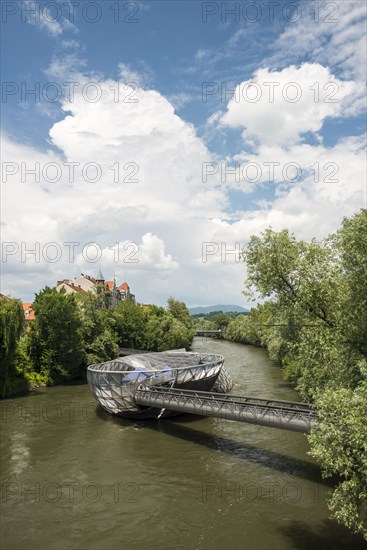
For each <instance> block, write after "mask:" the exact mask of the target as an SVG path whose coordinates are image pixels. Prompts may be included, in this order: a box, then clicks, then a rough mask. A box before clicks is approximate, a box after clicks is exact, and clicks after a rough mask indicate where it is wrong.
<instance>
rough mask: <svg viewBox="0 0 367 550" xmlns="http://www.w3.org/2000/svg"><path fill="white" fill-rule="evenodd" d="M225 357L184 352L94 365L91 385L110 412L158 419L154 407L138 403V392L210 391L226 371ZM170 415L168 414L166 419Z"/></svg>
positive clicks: (90, 375) (89, 376) (94, 393)
mask: <svg viewBox="0 0 367 550" xmlns="http://www.w3.org/2000/svg"><path fill="white" fill-rule="evenodd" d="M223 362H224V358H223V357H222V356H221V355H211V354H200V353H192V352H183V351H167V352H160V353H143V354H138V355H129V356H127V357H119V358H118V359H115V360H113V361H107V362H105V363H98V364H95V365H90V366H89V367H88V369H87V378H88V383H89V386H90V388H91V390H92V393H93V395H94V397H95V398H96V399H97V401H98V402H99V403H100V404H101V405H102V407H103V408H104V409H105V410H107V411H108V412H111V413H114V414H119V415H122V416H128V417H137V418H154V417H157V416H158V414H160V413H161V411H160V409H156V408H154V407H144V406H139V405H137V404H136V403H135V399H134V396H135V392H136V391H137V390H139V389H144V390H147V389H150V388H152V387H175V388H186V389H196V390H203V391H210V390H211V389H212V388H213V386H214V384H215V382H216V380H217V378H218V375H219V373H220V371H221V369H222V366H223ZM169 414H170V412H169V411H167V413H166V416H168V415H169Z"/></svg>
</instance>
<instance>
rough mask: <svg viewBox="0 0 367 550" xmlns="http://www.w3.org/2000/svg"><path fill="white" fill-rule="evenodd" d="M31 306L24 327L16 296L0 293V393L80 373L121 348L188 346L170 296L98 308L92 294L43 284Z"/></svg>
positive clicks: (186, 330)
mask: <svg viewBox="0 0 367 550" xmlns="http://www.w3.org/2000/svg"><path fill="white" fill-rule="evenodd" d="M32 307H33V310H34V312H35V320H33V321H30V322H29V323H28V327H27V328H26V327H25V321H24V314H23V308H22V304H21V302H20V301H19V300H11V299H9V298H1V299H0V345H1V357H2V361H1V369H0V392H1V397H6V396H9V395H12V394H14V393H17V392H19V391H22V390H26V389H29V388H32V387H35V386H40V385H53V384H59V383H62V382H65V381H68V380H73V379H76V378H85V376H86V368H87V366H88V365H90V364H93V363H98V362H102V361H108V360H110V359H114V358H115V357H118V356H119V355H120V353H119V349H120V348H135V349H143V350H148V351H164V350H167V349H175V348H189V347H190V345H191V343H192V340H193V337H194V333H195V330H194V324H193V321H192V319H191V317H190V314H189V312H188V310H187V308H186V305H185V304H184V303H183V302H179V301H177V300H174V299H173V298H169V300H168V307H167V309H165V308H163V307H157V306H149V307H142V306H140V305H138V304H136V303H135V302H121V303H120V304H119V305H118V307H116V308H113V309H101V308H100V307H98V302H97V298H96V297H95V296H94V295H92V294H88V295H82V296H81V295H76V294H66V293H65V292H57V291H56V290H55V289H54V288H49V287H46V288H44V289H43V290H41V291H40V292H39V293H38V294H36V298H35V300H34V302H33V304H32Z"/></svg>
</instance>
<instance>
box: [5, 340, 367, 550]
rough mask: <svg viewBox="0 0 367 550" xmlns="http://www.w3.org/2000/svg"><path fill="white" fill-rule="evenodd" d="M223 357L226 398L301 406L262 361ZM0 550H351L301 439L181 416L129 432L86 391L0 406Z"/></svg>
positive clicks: (58, 391) (210, 344) (216, 343)
mask: <svg viewBox="0 0 367 550" xmlns="http://www.w3.org/2000/svg"><path fill="white" fill-rule="evenodd" d="M193 349H194V350H198V351H208V352H214V353H219V354H222V355H224V356H225V358H226V361H225V365H226V367H227V369H228V371H229V372H230V373H231V375H232V376H233V378H234V380H235V387H234V388H233V390H232V393H235V394H239V395H251V396H261V397H269V398H274V399H286V400H295V401H297V400H299V397H298V395H297V393H296V392H295V391H294V390H293V389H292V388H291V387H290V386H289V385H288V384H286V383H285V382H284V381H283V380H282V376H281V371H280V369H279V368H278V367H276V366H275V365H274V364H273V363H272V362H271V361H269V359H268V357H267V354H266V352H265V351H263V350H261V349H257V348H254V347H252V346H243V345H241V344H234V343H230V342H224V341H221V340H212V339H202V338H196V339H195V341H194V344H193ZM1 427H2V441H1V447H2V452H1V457H2V468H1V481H2V529H1V537H2V539H1V549H2V550H26V549H28V550H69V549H70V550H125V549H126V550H138V549H139V550H145V549H146V550H155V549H157V550H158V549H159V550H161V549H162V550H166V549H167V550H181V549H182V550H196V549H197V550H278V549H279V550H291V549H299V550H309V549H310V548H311V549H314V550H318V549H322V550H332V549H335V550H344V549H345V550H347V549H348V550H349V549H351V548H353V549H354V550H359V549H360V548H365V546H364V543H363V541H362V539H361V538H359V537H355V536H352V535H350V534H349V533H348V532H347V531H346V530H345V529H343V528H341V527H340V526H338V525H337V524H336V523H334V522H332V521H330V520H329V519H328V515H329V514H328V510H327V508H326V505H325V498H326V496H327V494H328V491H330V484H329V483H328V482H327V481H325V480H322V478H321V475H320V470H319V468H318V466H317V464H316V463H315V461H314V460H313V459H312V458H311V457H310V456H308V454H307V453H308V451H309V446H308V442H307V439H306V436H305V435H303V434H299V433H295V432H288V431H284V430H277V429H274V428H267V427H261V426H255V425H251V424H243V423H237V422H231V421H227V420H221V419H216V418H200V417H197V416H189V415H182V416H179V417H176V418H173V419H171V420H161V421H128V420H124V419H119V418H117V417H114V416H112V415H109V414H107V413H105V412H103V411H101V410H100V409H99V408H98V406H97V404H96V402H95V401H94V399H93V398H92V396H91V394H90V391H89V388H88V386H87V385H84V384H82V385H68V386H58V387H55V388H42V389H40V390H38V391H37V392H34V393H32V394H30V395H29V396H24V397H18V398H14V399H8V400H3V401H2V403H1Z"/></svg>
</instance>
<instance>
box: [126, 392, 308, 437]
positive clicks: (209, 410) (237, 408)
mask: <svg viewBox="0 0 367 550" xmlns="http://www.w3.org/2000/svg"><path fill="white" fill-rule="evenodd" d="M134 399H135V403H136V404H137V405H141V406H145V407H156V408H158V409H167V410H172V411H178V412H183V413H192V414H198V415H202V416H214V417H216V418H225V419H227V420H237V421H238V422H249V423H250V424H258V425H261V426H270V427H273V428H280V429H283V430H292V431H295V432H304V433H307V432H309V431H310V429H311V428H313V427H314V425H315V424H316V414H315V412H314V411H313V410H312V409H311V408H310V406H309V405H308V404H306V403H296V402H293V401H278V400H277V401H275V400H273V399H258V398H254V397H243V396H237V395H227V394H222V393H212V392H203V391H194V390H183V389H178V388H166V387H162V386H161V387H159V386H155V387H154V386H153V387H150V388H149V389H148V388H146V389H144V388H140V389H137V390H136V392H135V395H134Z"/></svg>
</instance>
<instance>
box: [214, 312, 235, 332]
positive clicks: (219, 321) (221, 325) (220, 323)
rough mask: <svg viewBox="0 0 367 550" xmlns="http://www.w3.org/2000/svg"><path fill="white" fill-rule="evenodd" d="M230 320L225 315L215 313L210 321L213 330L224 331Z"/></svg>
mask: <svg viewBox="0 0 367 550" xmlns="http://www.w3.org/2000/svg"><path fill="white" fill-rule="evenodd" d="M230 320H231V318H230V317H229V316H228V315H226V314H225V313H216V314H215V315H213V317H212V318H211V320H210V321H211V323H212V324H213V326H214V329H215V330H224V329H225V328H226V327H228V325H229V322H230Z"/></svg>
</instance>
